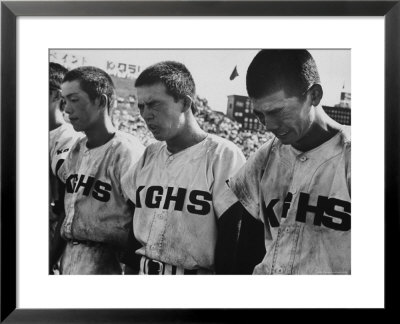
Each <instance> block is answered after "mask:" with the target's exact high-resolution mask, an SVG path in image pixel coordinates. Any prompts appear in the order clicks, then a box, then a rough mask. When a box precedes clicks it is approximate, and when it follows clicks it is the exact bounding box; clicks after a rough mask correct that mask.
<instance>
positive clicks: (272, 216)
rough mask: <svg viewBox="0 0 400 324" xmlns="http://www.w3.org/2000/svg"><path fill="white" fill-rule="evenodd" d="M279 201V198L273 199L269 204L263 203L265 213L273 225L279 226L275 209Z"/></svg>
mask: <svg viewBox="0 0 400 324" xmlns="http://www.w3.org/2000/svg"><path fill="white" fill-rule="evenodd" d="M277 202H279V199H272V200H271V201H270V202H269V204H268V206H265V204H263V208H264V215H265V217H266V218H267V219H268V221H269V223H270V225H271V226H272V227H278V226H279V221H278V218H277V217H276V214H275V212H274V209H273V208H274V206H275V205H276V203H277Z"/></svg>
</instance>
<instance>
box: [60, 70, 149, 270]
mask: <svg viewBox="0 0 400 324" xmlns="http://www.w3.org/2000/svg"><path fill="white" fill-rule="evenodd" d="M61 89H62V96H63V98H64V100H65V102H66V106H65V112H66V113H67V114H68V116H69V119H70V121H71V124H72V126H73V128H74V129H75V131H78V132H83V133H84V134H85V136H84V137H83V138H81V139H79V140H78V141H76V142H75V144H74V145H73V146H72V147H71V150H70V152H69V154H68V156H67V157H66V159H65V161H64V163H63V165H62V166H61V167H60V169H59V170H58V177H59V178H60V180H61V181H62V182H63V183H64V184H65V199H64V204H65V207H64V208H65V214H66V216H65V219H64V220H63V222H62V224H61V228H60V232H61V235H62V237H63V238H64V239H65V240H66V244H65V246H64V248H63V252H62V256H61V260H60V272H61V274H121V273H122V268H121V264H120V260H119V258H120V254H121V251H122V250H123V248H124V246H125V244H126V242H127V239H128V232H129V227H130V226H131V223H132V213H133V207H132V205H131V204H130V203H129V201H128V199H127V197H125V196H124V194H123V192H122V190H121V179H122V177H123V176H124V174H125V172H126V171H127V170H128V168H129V166H131V165H132V164H134V163H135V162H136V161H137V160H138V159H139V157H140V156H141V155H142V153H143V151H144V147H143V146H142V145H141V144H140V142H139V141H138V140H137V139H136V138H135V137H133V136H132V135H130V134H127V133H123V132H120V131H117V130H116V129H115V128H114V126H113V125H112V123H111V119H110V110H111V108H112V107H113V102H114V100H115V88H114V84H113V81H112V79H111V77H110V76H109V75H108V74H107V73H106V72H104V71H103V70H101V69H99V68H96V67H89V66H86V67H79V68H77V69H74V70H71V71H70V72H68V73H67V74H66V75H65V77H64V79H63V83H62V86H61Z"/></svg>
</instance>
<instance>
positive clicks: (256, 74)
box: [229, 50, 351, 274]
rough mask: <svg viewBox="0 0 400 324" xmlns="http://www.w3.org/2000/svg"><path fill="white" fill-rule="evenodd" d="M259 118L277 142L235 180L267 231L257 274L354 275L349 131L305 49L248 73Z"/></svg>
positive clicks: (264, 54) (276, 55)
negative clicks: (327, 102)
mask: <svg viewBox="0 0 400 324" xmlns="http://www.w3.org/2000/svg"><path fill="white" fill-rule="evenodd" d="M246 83H247V91H248V94H249V96H250V98H251V99H252V102H253V108H254V114H256V116H257V117H258V118H259V119H260V121H261V122H262V123H263V124H264V125H265V126H266V128H267V130H268V131H270V132H272V133H273V134H274V135H275V136H274V137H273V138H272V139H271V140H269V141H268V142H267V143H266V144H264V145H263V146H262V147H261V148H260V149H259V150H258V151H257V152H256V153H255V154H254V155H253V156H252V157H251V158H250V159H249V160H248V161H247V163H246V164H245V166H244V167H243V168H242V169H241V170H240V171H239V172H238V173H237V174H236V175H235V176H234V177H232V178H231V179H230V180H229V185H230V188H231V189H232V191H233V192H234V193H235V195H236V196H237V197H238V199H239V200H240V202H241V203H242V204H243V206H244V207H245V208H246V209H247V211H248V212H249V213H250V214H251V215H252V216H253V217H254V218H255V219H257V220H259V221H261V222H262V223H263V225H264V235H265V249H266V253H265V256H264V258H263V260H262V262H261V263H260V264H258V265H257V266H256V267H255V269H254V274H350V271H351V267H350V227H351V199H350V197H351V191H350V189H351V185H350V179H351V172H350V166H351V164H350V154H351V140H350V128H349V127H345V126H342V125H340V124H338V123H337V122H335V121H334V120H332V119H331V118H330V117H328V116H327V115H326V113H325V112H324V110H323V109H322V108H321V106H320V101H321V98H322V94H323V91H322V87H321V84H320V78H319V74H318V70H317V66H316V64H315V62H314V59H313V58H312V56H311V55H310V53H309V52H308V51H306V50H262V51H260V52H259V53H258V54H257V55H256V57H255V58H254V59H253V61H252V63H251V64H250V66H249V68H248V71H247V78H246Z"/></svg>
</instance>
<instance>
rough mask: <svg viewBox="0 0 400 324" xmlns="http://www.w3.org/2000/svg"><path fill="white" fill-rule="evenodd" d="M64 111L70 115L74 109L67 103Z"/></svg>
mask: <svg viewBox="0 0 400 324" xmlns="http://www.w3.org/2000/svg"><path fill="white" fill-rule="evenodd" d="M64 111H65V112H66V113H67V114H68V115H70V114H71V113H72V107H71V105H70V104H69V103H68V101H67V102H66V103H65V106H64Z"/></svg>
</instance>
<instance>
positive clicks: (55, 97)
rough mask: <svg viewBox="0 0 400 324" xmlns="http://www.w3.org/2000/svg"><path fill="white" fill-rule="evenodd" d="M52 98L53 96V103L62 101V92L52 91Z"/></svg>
mask: <svg viewBox="0 0 400 324" xmlns="http://www.w3.org/2000/svg"><path fill="white" fill-rule="evenodd" d="M50 96H51V101H52V102H56V101H59V100H61V98H62V97H61V91H60V90H51V94H50Z"/></svg>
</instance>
